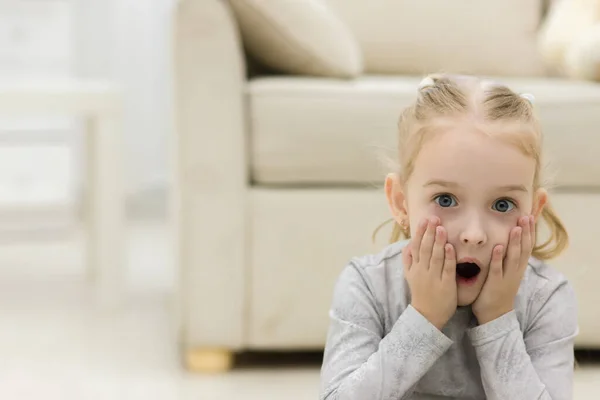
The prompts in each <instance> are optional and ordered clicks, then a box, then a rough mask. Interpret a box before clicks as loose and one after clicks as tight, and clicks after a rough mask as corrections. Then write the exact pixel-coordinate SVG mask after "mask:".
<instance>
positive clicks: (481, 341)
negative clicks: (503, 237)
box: [469, 281, 579, 400]
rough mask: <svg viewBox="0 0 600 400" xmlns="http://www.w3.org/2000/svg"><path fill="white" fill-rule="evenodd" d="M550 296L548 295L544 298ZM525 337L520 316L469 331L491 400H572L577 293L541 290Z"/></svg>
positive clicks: (562, 286) (512, 315) (561, 289)
mask: <svg viewBox="0 0 600 400" xmlns="http://www.w3.org/2000/svg"><path fill="white" fill-rule="evenodd" d="M544 292H546V293H544ZM530 312H531V313H532V315H533V319H532V322H531V323H530V324H529V326H528V327H527V329H526V331H525V332H521V328H520V325H519V322H518V320H517V317H516V314H515V311H511V312H510V313H508V314H505V315H503V316H502V317H500V318H497V319H496V320H494V321H490V322H489V323H487V324H483V325H480V326H478V327H475V328H473V329H471V330H470V331H469V337H470V339H471V341H472V343H473V346H474V347H475V351H476V354H477V358H478V360H479V364H480V368H481V379H482V381H483V387H484V389H485V392H486V395H487V398H488V399H489V400H500V399H507V400H508V399H510V400H521V399H522V400H532V399H535V400H571V399H572V398H573V370H574V361H575V360H574V340H575V337H576V336H577V334H578V333H579V329H578V325H577V307H576V298H575V293H574V291H573V289H572V287H571V286H570V285H569V284H568V282H566V281H563V282H561V283H560V284H559V285H555V288H544V289H540V290H539V291H538V293H535V294H534V296H533V300H532V305H531V307H530Z"/></svg>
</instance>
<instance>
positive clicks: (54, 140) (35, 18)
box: [0, 0, 76, 232]
mask: <svg viewBox="0 0 600 400" xmlns="http://www.w3.org/2000/svg"><path fill="white" fill-rule="evenodd" d="M70 17H71V14H70V4H69V0H46V1H43V2H40V1H26V0H2V1H0V80H2V81H13V80H17V79H25V80H26V79H30V78H31V77H39V76H44V77H48V78H52V77H65V76H69V75H70V74H71V72H72V71H71V61H72V46H71V45H70V39H71V37H72V35H73V34H72V32H71V31H70V28H71V22H70V21H71V20H70ZM73 128H74V127H73V121H72V119H69V118H56V117H48V116H39V115H36V116H30V117H27V118H11V116H9V115H4V114H3V115H1V116H0V221H1V222H0V232H4V231H6V230H8V231H12V230H14V229H16V228H18V229H23V228H25V226H29V225H31V227H33V228H34V229H37V228H39V227H40V225H47V224H48V223H50V224H51V225H52V224H53V223H51V222H50V221H49V220H47V219H46V220H45V221H44V222H41V221H40V217H41V218H44V217H45V216H46V215H47V214H46V211H49V212H50V213H51V214H52V217H51V218H54V221H55V222H58V223H59V224H60V225H62V224H64V223H65V222H67V223H68V219H69V213H68V209H69V206H71V205H72V204H73V200H74V195H75V190H74V189H75V187H74V185H73V181H74V178H75V177H76V174H74V173H73V172H74V170H76V168H73V167H74V165H73V160H72V154H73V153H72V151H71V150H72V149H71V145H72V137H73V133H74V132H73ZM23 217H26V218H25V219H27V221H29V223H28V222H26V221H24V218H23ZM65 217H66V218H65ZM34 221H35V222H34ZM54 225H55V224H54ZM55 226H56V225H55ZM25 229H26V228H25Z"/></svg>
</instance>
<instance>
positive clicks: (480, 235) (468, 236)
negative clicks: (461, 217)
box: [460, 222, 487, 246]
mask: <svg viewBox="0 0 600 400" xmlns="http://www.w3.org/2000/svg"><path fill="white" fill-rule="evenodd" d="M460 241H461V242H462V243H463V244H468V245H475V246H482V245H484V244H485V243H486V242H487V235H486V234H485V230H484V229H483V226H482V225H481V223H479V222H472V223H471V224H469V225H468V226H467V227H466V229H465V230H463V231H462V233H461V235H460Z"/></svg>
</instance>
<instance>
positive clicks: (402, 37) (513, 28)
mask: <svg viewBox="0 0 600 400" xmlns="http://www.w3.org/2000/svg"><path fill="white" fill-rule="evenodd" d="M326 1H327V3H328V4H329V5H330V6H331V7H332V8H333V9H334V10H335V11H336V13H337V14H338V15H339V16H340V17H341V18H342V19H343V20H344V21H345V22H346V24H347V25H348V26H349V27H350V29H351V30H352V31H353V33H354V36H355V37H356V38H357V40H358V42H359V43H360V45H361V48H362V51H363V56H364V60H365V69H366V71H367V72H368V73H396V74H399V73H404V74H407V73H415V74H421V73H423V71H453V72H457V73H458V72H460V73H470V74H488V75H492V74H495V75H524V76H532V75H541V74H542V73H543V63H542V62H541V57H540V56H539V54H538V53H539V52H538V47H537V31H538V28H539V26H540V25H541V20H542V14H543V9H544V7H543V0H502V1H498V0H477V1H473V0H452V1H448V0H404V1H391V0H352V1H348V0H326Z"/></svg>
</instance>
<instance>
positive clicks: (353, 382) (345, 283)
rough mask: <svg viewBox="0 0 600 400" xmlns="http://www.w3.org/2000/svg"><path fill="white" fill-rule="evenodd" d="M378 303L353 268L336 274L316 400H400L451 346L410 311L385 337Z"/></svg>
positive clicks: (422, 317) (409, 308)
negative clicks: (336, 278) (338, 275)
mask: <svg viewBox="0 0 600 400" xmlns="http://www.w3.org/2000/svg"><path fill="white" fill-rule="evenodd" d="M376 304H377V301H376V299H375V298H374V296H373V294H372V292H371V291H370V289H369V287H368V285H367V283H366V282H365V280H364V278H363V276H362V275H361V274H360V272H359V271H358V269H357V267H355V266H353V265H352V264H351V265H350V266H348V267H347V268H346V269H345V270H344V271H343V272H342V274H341V276H340V278H339V279H338V282H337V283H336V288H335V290H334V296H333V304H332V307H331V309H330V312H329V316H330V327H329V332H328V337H327V343H326V346H325V352H324V357H323V366H322V369H321V391H320V399H321V400H354V399H356V400H364V399H381V400H388V399H394V400H397V399H405V398H407V397H408V396H410V395H411V393H412V392H413V390H414V387H415V385H416V384H417V382H418V381H419V380H420V379H421V377H423V375H425V373H426V372H427V371H428V370H429V369H430V368H431V367H432V365H433V364H434V363H435V362H436V361H437V360H438V359H439V358H440V357H441V356H442V355H443V354H444V353H445V352H446V351H447V350H448V349H449V348H450V346H451V344H452V341H451V340H450V339H449V338H448V337H447V336H445V335H444V334H443V333H442V332H441V331H439V330H438V329H437V328H436V327H435V326H433V325H432V324H431V323H430V322H429V321H428V320H427V319H426V318H425V317H424V316H423V315H421V314H420V313H419V312H418V311H417V310H415V309H414V308H413V307H412V306H408V307H407V308H406V309H405V310H404V312H403V313H402V314H401V316H400V317H399V318H398V320H397V321H396V322H395V324H394V326H393V327H392V329H391V331H390V332H389V333H388V334H387V335H385V337H384V326H383V324H384V323H383V317H382V315H381V313H380V311H379V310H378V308H377V306H376Z"/></svg>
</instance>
